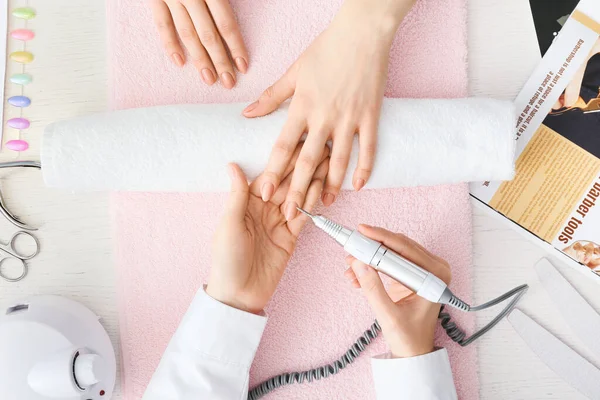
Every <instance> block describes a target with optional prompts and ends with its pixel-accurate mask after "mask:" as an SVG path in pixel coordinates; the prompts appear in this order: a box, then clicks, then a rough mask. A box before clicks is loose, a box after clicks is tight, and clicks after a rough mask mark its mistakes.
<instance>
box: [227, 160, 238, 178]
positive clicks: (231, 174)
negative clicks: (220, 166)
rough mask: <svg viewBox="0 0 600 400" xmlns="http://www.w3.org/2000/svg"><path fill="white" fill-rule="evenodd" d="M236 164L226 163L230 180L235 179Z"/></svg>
mask: <svg viewBox="0 0 600 400" xmlns="http://www.w3.org/2000/svg"><path fill="white" fill-rule="evenodd" d="M236 167H237V164H234V163H229V164H227V174H228V175H229V179H231V181H235V179H236V177H237V168H236Z"/></svg>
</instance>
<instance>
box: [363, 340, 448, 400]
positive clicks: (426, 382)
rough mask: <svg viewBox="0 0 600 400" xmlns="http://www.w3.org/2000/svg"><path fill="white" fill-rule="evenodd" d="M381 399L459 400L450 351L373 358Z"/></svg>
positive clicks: (386, 355)
mask: <svg viewBox="0 0 600 400" xmlns="http://www.w3.org/2000/svg"><path fill="white" fill-rule="evenodd" d="M371 367H372V369H373V380H374V381H375V392H376V393H377V400H404V399H407V400H408V399H411V400H412V399H419V400H456V399H457V396H456V388H455V387H454V379H453V378H452V369H451V368H450V359H449V358H448V352H447V351H446V349H439V350H436V351H434V352H432V353H429V354H424V355H422V356H417V357H410V358H391V355H389V354H384V355H381V356H377V357H375V358H373V359H371Z"/></svg>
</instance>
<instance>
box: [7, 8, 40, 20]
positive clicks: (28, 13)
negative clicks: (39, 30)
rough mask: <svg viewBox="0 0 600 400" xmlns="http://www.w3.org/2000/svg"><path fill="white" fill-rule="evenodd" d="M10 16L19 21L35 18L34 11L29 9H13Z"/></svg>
mask: <svg viewBox="0 0 600 400" xmlns="http://www.w3.org/2000/svg"><path fill="white" fill-rule="evenodd" d="M12 15H13V16H14V17H16V18H21V19H33V18H35V10H34V9H33V8H31V7H21V8H15V9H14V10H13V12H12Z"/></svg>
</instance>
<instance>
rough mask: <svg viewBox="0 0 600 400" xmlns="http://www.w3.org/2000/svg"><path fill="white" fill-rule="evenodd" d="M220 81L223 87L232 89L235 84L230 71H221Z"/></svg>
mask: <svg viewBox="0 0 600 400" xmlns="http://www.w3.org/2000/svg"><path fill="white" fill-rule="evenodd" d="M221 83H222V84H223V87H224V88H225V89H233V87H234V86H235V78H234V76H233V75H232V74H231V73H230V72H223V73H222V74H221Z"/></svg>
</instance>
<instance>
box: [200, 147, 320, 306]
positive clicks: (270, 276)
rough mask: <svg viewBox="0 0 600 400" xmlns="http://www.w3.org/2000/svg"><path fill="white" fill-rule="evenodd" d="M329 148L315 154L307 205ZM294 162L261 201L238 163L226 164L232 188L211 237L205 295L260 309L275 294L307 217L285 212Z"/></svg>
mask: <svg viewBox="0 0 600 400" xmlns="http://www.w3.org/2000/svg"><path fill="white" fill-rule="evenodd" d="M321 150H323V149H321ZM299 153H300V147H298V148H297V149H296V150H295V152H294V153H293V159H296V158H298V155H299ZM328 153H329V152H328V151H327V150H325V151H321V153H320V154H319V155H318V160H317V161H318V162H319V165H318V167H317V169H316V171H315V174H314V175H313V177H312V179H311V183H310V185H309V188H308V191H307V194H306V207H307V208H308V209H311V208H312V207H313V206H314V205H315V204H316V202H317V201H318V199H319V196H320V194H321V190H322V189H323V182H324V180H325V176H326V175H327V167H328V165H329V158H328ZM292 168H293V164H290V166H289V167H288V168H287V169H286V171H284V174H283V176H284V179H283V181H282V183H281V185H279V187H278V189H277V190H276V191H275V192H274V193H273V195H272V196H271V198H270V200H269V201H268V202H264V201H263V200H262V199H261V195H260V188H259V186H258V184H257V182H256V181H255V182H254V183H252V184H250V185H248V183H247V181H246V177H245V175H244V173H243V172H242V170H241V169H240V167H239V166H237V165H234V164H232V165H229V174H230V176H231V193H230V196H229V201H228V203H227V206H226V211H225V215H224V216H223V219H222V221H221V223H220V225H219V227H218V229H217V232H216V234H215V238H214V245H213V252H212V254H213V261H212V268H211V271H210V278H209V280H208V285H207V287H206V293H207V294H208V295H209V296H211V297H213V298H214V299H216V300H218V301H220V302H222V303H224V304H227V305H229V306H231V307H234V308H237V309H240V310H244V311H247V312H251V313H260V312H261V311H262V309H263V308H264V307H265V305H266V304H267V302H268V301H269V300H270V299H271V296H273V293H274V292H275V289H276V288H277V285H278V284H279V280H280V279H281V276H282V275H283V272H284V270H285V267H286V265H287V263H288V261H289V259H290V257H291V255H292V253H293V252H294V248H295V246H296V239H297V238H298V235H299V234H300V230H301V229H302V227H303V226H304V224H305V223H306V221H307V217H306V216H305V215H304V214H300V215H298V216H296V217H295V218H293V219H292V220H290V221H286V219H285V217H284V216H283V202H284V200H285V196H286V193H287V191H288V189H289V187H290V183H291V180H292Z"/></svg>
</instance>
